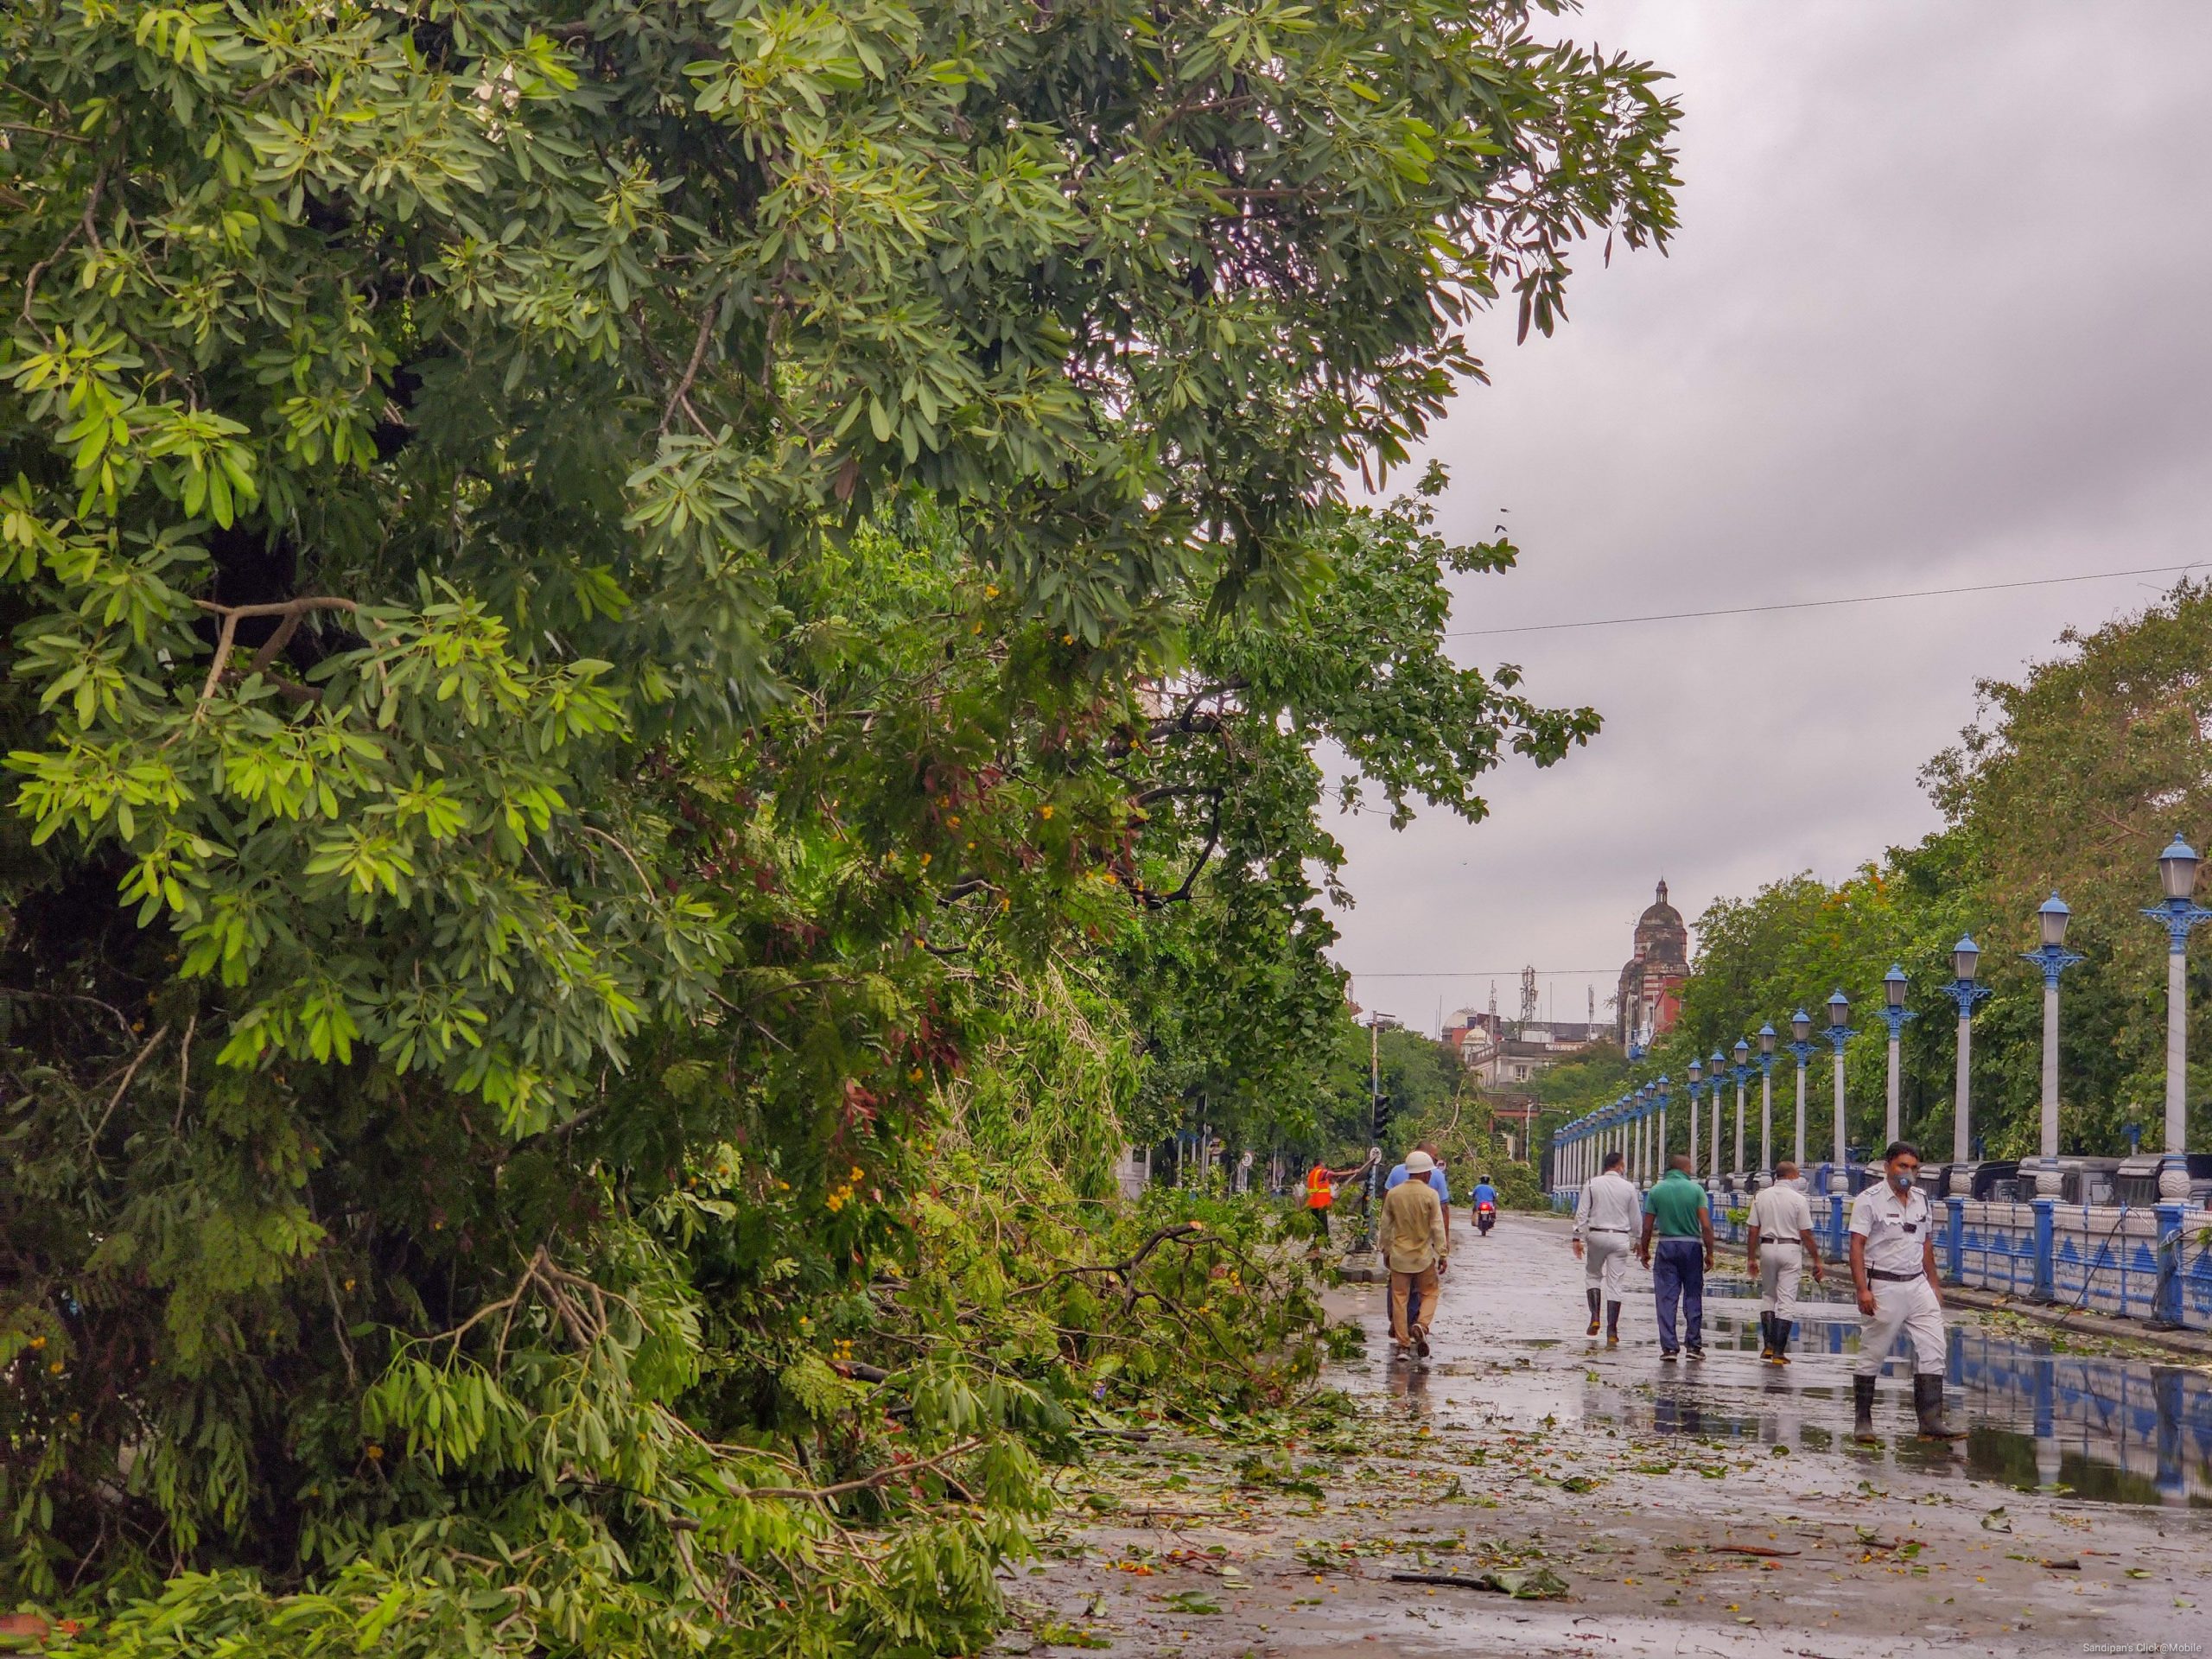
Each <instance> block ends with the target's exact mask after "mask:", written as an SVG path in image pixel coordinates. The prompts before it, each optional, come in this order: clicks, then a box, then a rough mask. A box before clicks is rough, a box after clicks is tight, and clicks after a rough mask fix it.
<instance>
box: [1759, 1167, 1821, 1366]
mask: <svg viewBox="0 0 2212 1659" xmlns="http://www.w3.org/2000/svg"><path fill="white" fill-rule="evenodd" d="M1744 1253H1745V1259H1746V1261H1747V1262H1748V1263H1749V1265H1750V1268H1751V1276H1752V1277H1753V1278H1755V1279H1757V1280H1758V1281H1759V1357H1760V1358H1761V1359H1763V1360H1765V1361H1766V1362H1767V1363H1769V1364H1770V1365H1787V1364H1788V1363H1789V1336H1790V1332H1792V1331H1794V1330H1795V1329H1796V1321H1797V1286H1798V1282H1799V1281H1800V1280H1801V1279H1802V1277H1803V1275H1804V1274H1805V1273H1806V1271H1807V1270H1808V1268H1809V1269H1810V1270H1811V1272H1812V1274H1813V1282H1814V1283H1815V1284H1816V1285H1817V1284H1819V1283H1820V1282H1821V1247H1820V1243H1819V1242H1818V1241H1817V1240H1815V1238H1814V1236H1813V1206H1812V1205H1811V1204H1810V1203H1809V1202H1808V1200H1807V1199H1806V1197H1805V1195H1804V1193H1803V1192H1801V1191H1800V1190H1799V1189H1798V1185H1797V1166H1796V1165H1795V1164H1793V1163H1791V1162H1789V1160H1787V1159H1785V1160H1783V1161H1782V1162H1781V1163H1778V1164H1777V1165H1776V1166H1774V1185H1772V1186H1770V1187H1768V1188H1767V1189H1766V1190H1765V1191H1764V1192H1761V1193H1760V1194H1759V1195H1758V1197H1757V1198H1753V1199H1752V1200H1751V1226H1750V1229H1749V1230H1747V1231H1746V1232H1745V1235H1744Z"/></svg>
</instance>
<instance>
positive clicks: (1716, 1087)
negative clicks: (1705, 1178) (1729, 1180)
mask: <svg viewBox="0 0 2212 1659" xmlns="http://www.w3.org/2000/svg"><path fill="white" fill-rule="evenodd" d="M1705 1075H1706V1076H1707V1077H1711V1078H1712V1079H1713V1140H1712V1142H1711V1144H1710V1146H1709V1147H1708V1151H1709V1152H1710V1154H1711V1155H1712V1158H1713V1179H1714V1180H1716V1181H1717V1180H1719V1179H1720V1079H1721V1078H1723V1077H1726V1076H1727V1075H1728V1057H1727V1056H1726V1054H1723V1053H1722V1052H1720V1051H1719V1049H1717V1048H1716V1049H1714V1050H1713V1058H1711V1059H1709V1060H1707V1062H1706V1063H1705Z"/></svg>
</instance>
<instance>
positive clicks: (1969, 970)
mask: <svg viewBox="0 0 2212 1659" xmlns="http://www.w3.org/2000/svg"><path fill="white" fill-rule="evenodd" d="M1980 966H1981V947H1980V945H1978V944H1975V943H1974V941H1973V939H1971V938H1961V939H1960V941H1959V942H1958V943H1957V944H1955V945H1953V946H1952V947H1951V972H1952V974H1953V976H1955V977H1956V978H1959V979H1967V980H1970V979H1972V978H1973V977H1974V969H1977V968H1979V967H1980Z"/></svg>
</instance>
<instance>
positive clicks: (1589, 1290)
mask: <svg viewBox="0 0 2212 1659" xmlns="http://www.w3.org/2000/svg"><path fill="white" fill-rule="evenodd" d="M1582 1294H1584V1295H1586V1296H1587V1297H1588V1298H1589V1299H1590V1331H1589V1334H1590V1335H1592V1336H1593V1337H1594V1336H1596V1335H1597V1334H1598V1299H1599V1296H1600V1295H1602V1294H1604V1293H1603V1292H1601V1291H1599V1288H1598V1287H1597V1286H1595V1285H1585V1286H1583V1287H1582Z"/></svg>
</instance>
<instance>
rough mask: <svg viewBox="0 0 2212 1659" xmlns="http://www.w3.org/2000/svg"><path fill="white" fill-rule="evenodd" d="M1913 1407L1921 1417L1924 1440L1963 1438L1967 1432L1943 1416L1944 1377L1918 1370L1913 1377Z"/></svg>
mask: <svg viewBox="0 0 2212 1659" xmlns="http://www.w3.org/2000/svg"><path fill="white" fill-rule="evenodd" d="M1912 1409H1913V1411H1914V1413H1915V1414H1916V1415H1917V1416H1918V1417H1919V1419H1920V1438H1921V1439H1922V1440H1964V1439H1966V1437H1967V1432H1966V1430H1964V1429H1963V1428H1953V1427H1951V1425H1950V1424H1949V1423H1948V1421H1945V1420H1944V1416H1943V1379H1942V1377H1941V1376H1929V1375H1928V1374H1926V1373H1924V1372H1920V1371H1916V1372H1914V1373H1913V1377H1912Z"/></svg>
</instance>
